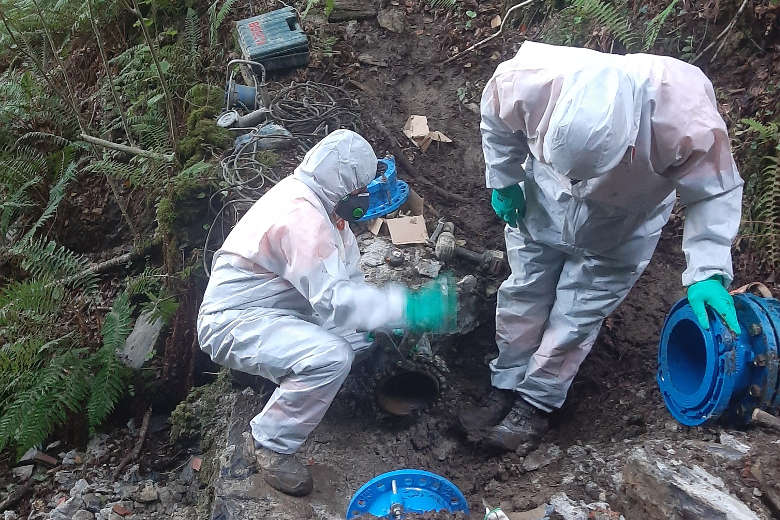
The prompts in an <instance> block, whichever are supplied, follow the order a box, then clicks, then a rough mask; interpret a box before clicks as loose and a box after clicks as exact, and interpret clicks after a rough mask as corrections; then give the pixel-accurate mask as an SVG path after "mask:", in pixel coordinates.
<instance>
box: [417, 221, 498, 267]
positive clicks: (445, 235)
mask: <svg viewBox="0 0 780 520" xmlns="http://www.w3.org/2000/svg"><path fill="white" fill-rule="evenodd" d="M454 230H455V225H454V224H453V223H452V222H441V221H440V223H439V226H437V227H436V230H435V231H434V232H433V235H432V236H431V238H432V239H434V240H435V241H436V242H435V244H436V245H435V247H434V251H435V254H436V258H438V259H439V260H442V261H444V262H448V261H450V260H452V258H454V257H456V256H458V257H460V258H464V259H466V260H469V261H472V262H475V263H476V264H478V265H479V268H480V269H482V270H484V271H487V272H488V273H490V274H500V273H501V272H502V271H503V270H504V267H505V265H506V264H505V261H504V260H505V257H504V252H503V251H496V250H494V249H488V250H485V251H483V252H482V253H477V252H475V251H471V250H470V249H466V248H465V247H461V246H458V245H456V242H455V233H454ZM434 236H435V238H434Z"/></svg>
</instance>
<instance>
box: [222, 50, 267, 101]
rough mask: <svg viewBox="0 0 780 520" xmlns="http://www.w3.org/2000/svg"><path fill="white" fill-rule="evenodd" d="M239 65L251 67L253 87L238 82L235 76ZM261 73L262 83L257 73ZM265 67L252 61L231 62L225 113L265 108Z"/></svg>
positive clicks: (228, 69) (226, 86) (228, 67)
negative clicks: (235, 110) (238, 109)
mask: <svg viewBox="0 0 780 520" xmlns="http://www.w3.org/2000/svg"><path fill="white" fill-rule="evenodd" d="M238 65H249V66H250V69H249V70H250V72H251V73H250V74H248V76H249V77H250V78H251V80H252V83H253V85H242V84H240V83H237V82H236V79H235V74H236V70H238V67H237V66H238ZM258 70H259V71H260V83H258V82H257V75H256V72H255V71H258ZM264 90H265V67H263V65H262V64H260V63H257V62H256V61H252V60H230V62H228V65H227V72H226V78H225V112H227V111H229V110H234V109H237V108H241V109H243V110H247V111H253V110H257V109H258V108H262V107H264V106H265V103H264V99H265V98H267V95H266V94H265V92H264Z"/></svg>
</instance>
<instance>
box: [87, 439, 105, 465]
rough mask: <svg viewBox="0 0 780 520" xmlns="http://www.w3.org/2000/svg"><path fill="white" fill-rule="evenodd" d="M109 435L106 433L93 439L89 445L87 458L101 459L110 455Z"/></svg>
mask: <svg viewBox="0 0 780 520" xmlns="http://www.w3.org/2000/svg"><path fill="white" fill-rule="evenodd" d="M106 441H108V435H106V434H105V433H98V434H97V435H95V436H94V437H92V438H91V439H90V440H89V442H88V443H87V457H89V458H91V459H99V458H101V457H102V456H103V455H105V454H107V453H108V446H107V445H106Z"/></svg>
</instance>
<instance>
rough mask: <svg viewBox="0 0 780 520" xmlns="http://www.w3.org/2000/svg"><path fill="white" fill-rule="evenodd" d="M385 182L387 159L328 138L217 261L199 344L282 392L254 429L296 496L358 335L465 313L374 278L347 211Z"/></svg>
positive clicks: (267, 469)
mask: <svg viewBox="0 0 780 520" xmlns="http://www.w3.org/2000/svg"><path fill="white" fill-rule="evenodd" d="M376 175H377V158H376V155H375V154H374V151H373V150H372V149H371V146H370V145H369V144H368V142H366V140H365V139H363V138H362V137H361V136H359V135H358V134H356V133H354V132H351V131H348V130H337V131H335V132H333V133H331V134H330V135H328V136H327V137H325V138H324V139H323V140H322V141H320V142H319V143H318V144H317V145H316V146H314V148H312V149H311V150H310V151H309V153H307V154H306V157H305V158H304V159H303V162H302V163H301V165H300V166H298V168H296V170H295V173H294V174H293V175H291V176H290V177H288V178H286V179H284V180H282V181H281V182H280V183H279V184H277V185H276V186H274V187H273V188H272V189H270V190H269V191H268V192H267V193H266V194H265V195H263V197H261V198H260V200H258V201H257V202H256V203H255V204H254V205H253V206H252V208H251V209H250V210H249V211H248V212H247V213H246V215H244V216H243V217H242V218H241V220H240V221H239V222H238V224H236V227H235V228H234V229H233V231H232V232H231V233H230V235H229V236H228V237H227V239H226V240H225V243H224V244H223V246H222V247H221V248H220V249H219V251H217V253H216V254H215V255H214V260H213V264H212V265H213V268H212V273H211V278H210V280H209V284H208V288H207V289H206V293H205V295H204V298H203V304H202V306H201V308H200V312H199V314H198V339H199V341H200V346H201V348H202V349H203V350H204V351H205V352H206V353H207V354H209V355H210V356H211V358H212V359H213V360H214V361H215V362H216V363H219V364H220V365H224V366H227V367H230V368H232V369H235V370H240V371H242V372H247V373H249V374H255V375H260V376H262V377H265V378H267V379H270V380H271V381H274V382H275V383H277V384H278V385H279V387H278V388H277V389H276V391H275V392H274V393H273V395H272V396H271V398H270V400H269V401H268V403H267V404H266V405H265V408H264V409H263V410H262V411H261V412H260V414H259V415H257V416H256V417H255V418H254V419H252V421H251V430H252V436H253V437H254V439H255V448H256V453H257V460H258V464H259V466H260V467H261V469H262V470H263V471H264V478H265V480H266V481H267V482H268V483H269V484H270V485H271V486H273V487H274V488H275V489H278V490H279V491H282V492H284V493H288V494H291V495H305V494H307V493H309V492H310V491H311V489H312V485H313V483H312V478H311V473H310V472H309V469H308V468H307V467H306V466H304V465H303V464H301V462H300V461H299V460H298V459H297V458H296V457H295V456H294V453H295V452H296V451H297V450H298V448H299V447H300V446H301V444H303V442H304V441H305V440H306V438H307V436H308V435H309V433H311V431H312V430H313V429H314V428H315V427H316V426H317V424H319V422H320V420H321V419H322V417H323V415H325V412H326V410H327V409H328V407H329V406H330V403H331V401H332V400H333V398H334V397H335V395H336V393H337V392H338V390H339V388H340V387H341V384H342V383H343V381H344V379H345V378H346V376H347V374H348V373H349V370H350V367H351V365H352V361H353V358H354V356H355V352H356V351H359V350H361V349H365V348H368V347H369V345H370V343H369V342H368V341H367V340H366V334H365V333H361V332H357V331H360V330H362V331H371V330H375V329H380V328H393V327H411V328H415V329H419V330H438V329H441V328H442V327H443V326H444V324H445V323H451V321H450V320H451V319H452V316H453V314H454V312H455V310H454V308H452V304H453V301H452V299H451V298H447V297H446V296H445V295H443V294H442V291H441V290H440V289H437V288H434V287H432V288H428V289H421V290H420V291H418V292H415V293H410V292H409V291H407V290H406V289H405V288H402V287H398V286H386V287H384V288H377V287H374V286H372V285H369V284H367V283H366V282H365V281H364V279H363V274H362V273H361V271H360V268H359V265H358V262H359V260H360V252H359V250H358V247H357V243H356V240H355V236H354V235H353V233H352V231H351V230H350V228H349V226H348V225H346V223H345V222H344V221H343V220H342V219H341V218H339V217H338V216H337V215H336V212H337V211H339V207H340V206H339V204H341V203H344V202H349V201H351V204H352V206H351V207H352V208H353V210H354V208H355V207H356V206H360V205H362V204H363V203H364V202H365V201H367V200H368V194H367V193H365V188H366V186H367V185H368V184H369V182H371V181H372V180H373V179H374V178H375V177H376ZM365 209H367V208H365V207H363V208H362V209H361V211H362V210H365ZM350 211H352V210H350ZM339 213H340V214H342V215H343V212H342V211H339ZM358 213H361V212H360V211H359V212H357V213H354V214H353V216H355V217H358V216H360V215H359V214H358ZM363 214H365V213H363ZM347 218H349V217H347Z"/></svg>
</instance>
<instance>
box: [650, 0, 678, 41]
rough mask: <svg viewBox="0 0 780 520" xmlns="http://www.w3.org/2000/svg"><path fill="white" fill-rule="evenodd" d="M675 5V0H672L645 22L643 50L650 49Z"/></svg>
mask: <svg viewBox="0 0 780 520" xmlns="http://www.w3.org/2000/svg"><path fill="white" fill-rule="evenodd" d="M676 6H677V0H672V1H671V3H669V5H668V6H666V9H664V10H663V11H661V12H660V13H658V14H657V15H655V16H654V17H653V19H652V20H650V21H649V22H648V23H647V27H646V28H645V35H644V50H645V51H648V50H650V49H651V48H652V47H653V45H655V42H656V40H657V39H658V35H659V34H660V32H661V28H662V27H663V26H664V24H665V23H666V20H667V19H668V18H669V17H670V16H671V15H672V13H674V9H675V7H676Z"/></svg>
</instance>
